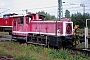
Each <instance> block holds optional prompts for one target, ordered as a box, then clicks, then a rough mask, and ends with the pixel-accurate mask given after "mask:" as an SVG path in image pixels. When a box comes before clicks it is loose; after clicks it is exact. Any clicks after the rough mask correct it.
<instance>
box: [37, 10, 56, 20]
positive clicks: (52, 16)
mask: <svg viewBox="0 0 90 60" xmlns="http://www.w3.org/2000/svg"><path fill="white" fill-rule="evenodd" d="M37 13H38V14H41V15H44V16H45V20H57V18H56V17H55V16H54V15H50V14H48V13H47V12H44V11H39V12H37Z"/></svg>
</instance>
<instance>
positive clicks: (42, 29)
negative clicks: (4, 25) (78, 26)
mask: <svg viewBox="0 0 90 60" xmlns="http://www.w3.org/2000/svg"><path fill="white" fill-rule="evenodd" d="M44 18H45V16H43V15H39V14H28V15H25V16H20V15H19V16H18V15H17V16H14V17H13V28H12V30H13V31H12V39H21V40H26V42H27V43H33V44H40V45H52V46H57V47H58V48H59V47H60V46H61V45H62V43H69V45H72V41H73V22H71V21H70V19H68V18H64V19H61V20H60V21H45V20H44Z"/></svg>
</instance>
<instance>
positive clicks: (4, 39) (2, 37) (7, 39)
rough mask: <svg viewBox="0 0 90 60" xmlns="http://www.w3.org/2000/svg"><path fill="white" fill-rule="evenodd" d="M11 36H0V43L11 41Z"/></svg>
mask: <svg viewBox="0 0 90 60" xmlns="http://www.w3.org/2000/svg"><path fill="white" fill-rule="evenodd" d="M11 39H12V36H11V35H7V34H0V41H11Z"/></svg>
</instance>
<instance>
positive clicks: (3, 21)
mask: <svg viewBox="0 0 90 60" xmlns="http://www.w3.org/2000/svg"><path fill="white" fill-rule="evenodd" d="M13 15H17V14H15V13H13V14H4V15H3V18H0V31H4V32H9V33H10V34H11V32H12V17H10V16H13Z"/></svg>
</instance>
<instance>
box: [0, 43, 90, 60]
mask: <svg viewBox="0 0 90 60" xmlns="http://www.w3.org/2000/svg"><path fill="white" fill-rule="evenodd" d="M72 53H73V54H72ZM0 54H10V55H12V56H13V57H14V58H15V59H16V60H17V59H19V60H22V59H23V60H88V59H90V58H89V57H88V56H85V55H84V54H76V53H74V52H71V51H68V50H66V49H58V50H56V49H53V48H45V47H43V46H38V45H36V46H35V45H32V44H29V45H28V46H27V44H19V43H15V42H0Z"/></svg>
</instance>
